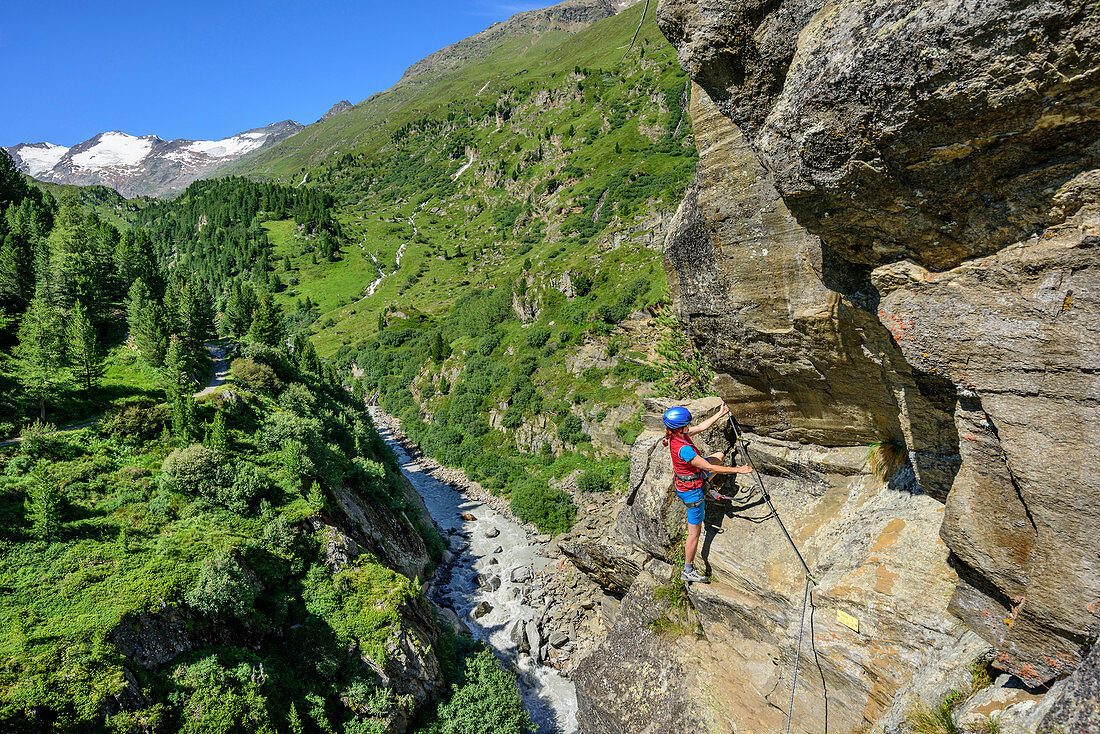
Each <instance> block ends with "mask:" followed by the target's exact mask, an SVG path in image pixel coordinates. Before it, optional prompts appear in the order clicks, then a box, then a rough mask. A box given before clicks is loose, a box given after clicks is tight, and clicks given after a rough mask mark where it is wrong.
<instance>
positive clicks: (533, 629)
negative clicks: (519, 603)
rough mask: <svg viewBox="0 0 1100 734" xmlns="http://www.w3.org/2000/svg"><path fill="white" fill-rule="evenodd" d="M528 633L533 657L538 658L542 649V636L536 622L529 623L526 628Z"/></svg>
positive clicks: (528, 641)
mask: <svg viewBox="0 0 1100 734" xmlns="http://www.w3.org/2000/svg"><path fill="white" fill-rule="evenodd" d="M525 631H526V633H527V645H528V647H529V649H530V650H531V657H538V652H539V648H541V647H542V635H541V634H540V633H539V626H538V624H537V623H536V622H535V620H533V619H532V620H530V621H529V622H527V625H526V627H525Z"/></svg>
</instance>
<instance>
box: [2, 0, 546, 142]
mask: <svg viewBox="0 0 1100 734" xmlns="http://www.w3.org/2000/svg"><path fill="white" fill-rule="evenodd" d="M553 2H554V0H545V1H544V2H535V3H521V2H491V1H490V0H465V1H460V2H442V1H439V0H405V1H404V2H363V1H359V2H356V1H355V0H333V1H330V2H324V1H314V0H299V1H298V2H286V1H284V0H271V1H268V2H257V1H255V0H249V1H248V2H234V1H233V0H224V1H223V2H209V1H208V0H198V1H196V2H189V3H170V4H169V3H159V2H155V1H154V2H149V1H148V0H147V1H146V2H141V3H138V2H130V1H129V0H121V1H116V0H92V1H91V2H88V1H87V0H85V1H84V2H72V1H62V2H51V1H50V0H39V2H28V1H27V0H5V2H4V4H3V9H2V10H0V69H3V70H4V90H3V103H2V104H0V145H14V144H16V143H26V142H40V141H48V142H51V143H57V144H60V145H73V144H75V143H78V142H81V141H83V140H87V139H88V138H90V137H91V136H92V135H94V134H96V133H98V132H103V131H105V130H122V131H124V132H127V133H131V134H134V135H148V134H155V135H159V136H160V137H162V138H165V139H174V138H190V139H195V140H204V139H218V138H223V137H226V136H228V135H232V134H233V133H236V132H239V131H241V130H246V129H248V128H253V127H259V126H262V125H266V124H268V123H271V122H276V121H278V120H285V119H293V120H297V121H299V122H301V123H309V122H313V121H315V120H316V119H317V118H318V117H320V116H321V115H322V114H324V112H325V110H327V109H328V108H329V106H331V105H332V104H333V103H335V102H338V101H339V100H341V99H348V100H351V101H352V102H360V101H362V100H364V99H366V98H367V97H369V96H370V95H371V94H373V93H375V92H378V91H381V90H383V89H386V88H387V87H389V86H391V85H392V84H393V83H394V82H396V81H397V80H398V79H399V78H400V76H401V74H402V72H403V71H404V70H405V69H406V68H407V67H408V66H409V65H410V64H412V63H413V62H414V61H417V60H418V59H421V58H423V57H424V56H427V55H428V54H430V53H431V52H433V51H436V50H438V49H440V48H442V47H443V46H446V45H447V44H449V43H453V42H454V41H457V40H459V39H461V38H465V37H466V36H469V35H472V34H474V33H476V32H478V31H479V30H482V29H483V28H485V27H486V26H488V25H489V24H490V23H492V22H494V21H497V20H504V19H505V18H507V17H508V16H510V15H512V14H513V13H517V12H520V11H522V10H530V9H531V8H535V7H545V6H547V5H551V4H553Z"/></svg>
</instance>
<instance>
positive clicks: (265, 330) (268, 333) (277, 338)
mask: <svg viewBox="0 0 1100 734" xmlns="http://www.w3.org/2000/svg"><path fill="white" fill-rule="evenodd" d="M248 335H249V336H250V337H251V339H252V341H255V342H259V343H260V344H266V345H267V346H269V347H278V346H281V345H282V344H283V343H284V342H285V341H286V327H284V326H283V318H282V314H281V313H280V310H279V307H278V306H276V305H274V304H273V303H272V302H271V299H270V298H268V297H267V296H265V297H264V298H262V299H261V300H260V304H259V306H257V307H256V314H255V316H254V317H253V319H252V328H251V329H249V331H248Z"/></svg>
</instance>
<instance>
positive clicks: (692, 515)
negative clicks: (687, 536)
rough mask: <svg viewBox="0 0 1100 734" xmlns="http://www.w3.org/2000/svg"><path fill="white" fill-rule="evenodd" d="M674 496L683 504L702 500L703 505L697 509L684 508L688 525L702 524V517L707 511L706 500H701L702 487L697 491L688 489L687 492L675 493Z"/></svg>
mask: <svg viewBox="0 0 1100 734" xmlns="http://www.w3.org/2000/svg"><path fill="white" fill-rule="evenodd" d="M676 496H677V497H679V498H680V501H681V502H683V503H684V504H687V503H688V502H698V501H699V500H703V503H702V504H701V505H699V506H698V507H688V508H686V509H687V515H688V525H698V524H699V523H701V522H703V515H705V514H706V511H707V503H706V500H705V499H703V488H702V487H700V488H699V489H689V490H688V491H687V492H680V491H677V492H676Z"/></svg>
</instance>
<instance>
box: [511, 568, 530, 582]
mask: <svg viewBox="0 0 1100 734" xmlns="http://www.w3.org/2000/svg"><path fill="white" fill-rule="evenodd" d="M508 578H509V580H510V581H511V582H512V583H513V584H522V583H524V582H526V581H530V580H531V578H532V573H531V567H530V566H520V567H519V568H513V569H512V573H511V574H510V575H509V577H508Z"/></svg>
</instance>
